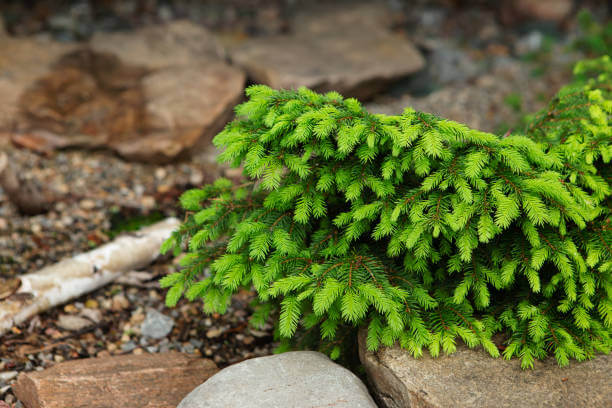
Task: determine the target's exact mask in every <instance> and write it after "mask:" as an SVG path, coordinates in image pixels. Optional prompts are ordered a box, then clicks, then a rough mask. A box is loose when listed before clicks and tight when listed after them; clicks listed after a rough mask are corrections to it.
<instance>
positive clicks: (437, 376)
mask: <svg viewBox="0 0 612 408" xmlns="http://www.w3.org/2000/svg"><path fill="white" fill-rule="evenodd" d="M366 336H367V333H366V330H361V331H360V333H359V358H360V360H361V362H362V364H363V365H364V366H365V369H366V372H367V374H368V379H369V382H370V384H371V385H372V390H373V391H374V394H375V395H376V397H377V399H378V402H379V404H380V406H381V407H384V408H404V407H406V408H407V407H410V408H451V407H452V408H462V407H466V408H467V407H470V408H471V407H496V408H515V407H525V408H530V407H559V408H561V407H567V408H575V407H610V406H612V388H611V387H610V373H611V372H612V355H601V356H598V357H596V358H595V359H593V360H590V361H585V362H581V363H579V362H576V361H572V362H571V363H570V366H569V367H565V368H560V367H559V366H558V365H557V363H556V361H555V360H554V359H553V358H550V359H548V360H546V361H539V362H537V363H536V364H535V369H534V370H522V369H521V367H520V362H519V361H518V360H516V359H514V360H511V361H507V360H503V359H501V358H499V359H494V358H492V357H491V356H489V355H488V354H487V353H486V352H485V351H483V350H481V349H468V348H467V347H466V346H464V345H458V347H457V351H456V352H455V353H453V354H451V355H450V356H449V355H442V356H440V357H438V358H432V357H431V356H429V354H427V353H425V355H424V356H423V357H421V358H419V359H415V358H413V357H412V356H411V355H410V353H409V352H408V351H406V350H403V349H400V348H399V347H393V348H383V349H381V350H379V351H377V352H376V353H373V352H370V351H367V349H366V346H365V344H366Z"/></svg>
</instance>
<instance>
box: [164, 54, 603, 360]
mask: <svg viewBox="0 0 612 408" xmlns="http://www.w3.org/2000/svg"><path fill="white" fill-rule="evenodd" d="M611 72H612V64H611V62H610V59H609V58H608V57H604V58H602V59H599V60H595V61H588V62H584V63H581V64H579V65H578V66H577V67H576V69H575V73H576V74H577V79H576V82H574V83H573V84H572V85H570V86H568V87H566V88H564V89H562V90H561V91H560V93H559V94H558V96H557V97H556V98H555V99H554V100H553V101H552V102H551V104H550V106H549V107H548V109H546V110H545V111H544V112H542V113H541V114H540V115H538V116H537V118H536V119H535V120H534V121H533V122H532V124H531V125H530V127H529V129H528V134H527V135H526V136H523V135H512V136H509V137H504V138H500V137H498V136H495V135H493V134H489V133H484V132H480V131H476V130H472V129H469V128H467V127H466V126H464V125H461V124H459V123H455V122H452V121H449V120H444V119H441V118H438V117H436V116H434V115H430V114H427V113H421V112H415V111H414V110H412V109H406V110H405V111H404V113H403V114H402V115H399V116H385V115H373V114H370V113H368V112H366V111H365V110H364V109H363V108H362V107H361V105H360V104H359V102H358V101H356V100H355V99H343V98H342V97H341V96H340V95H339V94H337V93H334V92H330V93H327V94H325V95H320V94H317V93H314V92H312V91H310V90H308V89H303V88H302V89H299V90H297V91H276V90H272V89H270V88H268V87H265V86H252V87H250V88H248V90H247V95H248V97H249V100H248V101H247V102H245V103H243V104H242V105H239V106H238V107H237V108H236V113H237V119H236V120H235V121H234V122H232V123H230V124H228V125H227V127H226V128H225V130H224V131H223V132H221V133H220V134H219V135H217V136H216V137H215V139H214V143H215V145H216V146H218V147H221V148H223V149H224V151H223V153H222V154H221V155H220V157H219V159H220V160H221V161H224V162H228V163H231V164H232V165H233V166H240V165H242V166H243V167H244V172H245V175H247V176H248V178H249V179H250V180H251V181H252V182H250V183H247V184H244V185H233V184H232V183H231V182H230V181H228V180H224V179H220V180H218V181H217V182H215V183H214V184H213V185H208V186H205V187H204V188H202V189H195V190H190V191H187V192H186V193H184V194H183V196H182V197H181V204H182V206H183V208H184V209H185V210H187V218H186V221H185V222H184V224H183V225H182V226H181V227H180V229H179V230H178V231H177V232H175V233H174V235H173V236H172V238H170V239H169V240H168V241H167V242H166V243H165V244H164V248H163V250H164V251H168V250H170V249H174V251H175V253H180V252H181V251H185V252H187V253H186V254H185V256H184V257H183V258H182V260H181V265H182V269H181V271H180V272H177V273H174V274H171V275H169V276H167V277H165V278H164V279H163V280H162V284H163V286H164V287H170V290H169V292H168V295H167V302H168V304H169V305H174V304H176V302H177V300H178V299H179V298H180V296H181V295H182V294H185V296H186V297H187V298H188V299H190V300H195V299H200V298H201V299H203V301H204V309H205V311H206V312H213V311H215V312H220V313H222V312H224V311H225V309H226V307H227V305H228V301H229V299H230V296H231V295H232V294H233V293H235V292H236V291H237V290H238V289H239V288H251V287H253V288H254V289H255V290H256V292H257V294H258V303H259V306H258V309H257V312H256V313H255V315H254V316H253V323H255V324H260V325H261V324H263V323H264V322H265V321H266V319H267V318H268V316H269V315H270V313H276V312H275V311H276V310H279V315H278V328H277V329H278V331H277V334H279V335H280V337H282V338H291V337H293V336H294V335H296V334H297V333H298V332H299V333H302V334H304V335H305V336H311V335H312V333H313V332H314V333H316V331H318V332H320V340H321V339H322V340H321V342H320V345H321V348H323V349H325V350H326V351H327V352H329V353H330V354H331V355H332V357H337V356H338V355H339V353H340V341H339V340H340V339H341V338H342V336H343V334H342V333H346V332H347V330H349V329H350V328H351V327H358V326H363V325H366V326H367V346H368V348H369V349H370V350H375V349H377V348H378V347H379V346H380V345H381V344H382V345H386V346H390V345H392V344H394V343H395V342H399V344H400V345H401V346H402V347H404V348H406V349H408V350H409V351H410V352H411V353H412V354H413V355H415V356H420V355H421V354H422V353H423V350H424V348H427V349H428V350H429V352H430V353H431V354H432V355H433V356H437V355H438V354H439V353H440V350H442V351H444V352H445V353H452V352H453V351H454V350H455V349H456V344H457V341H458V340H459V339H460V340H462V341H463V342H465V343H466V344H467V345H468V346H470V347H474V346H477V345H481V346H482V347H483V348H484V349H486V350H487V351H488V352H489V353H490V354H491V355H492V356H498V355H499V354H500V351H499V350H500V349H501V350H503V353H502V354H503V356H504V357H505V358H511V357H513V356H517V357H519V358H520V359H521V362H522V366H523V367H533V363H534V360H535V359H541V358H544V357H545V356H547V355H550V354H554V356H555V357H556V359H557V361H558V362H559V364H560V365H566V364H568V362H569V359H570V358H574V359H576V360H584V359H588V358H592V357H593V356H594V355H595V354H596V353H597V352H604V353H608V352H609V351H610V349H611V348H612V341H611V336H610V334H611V331H612V300H611V295H612V280H611V273H612V252H611V245H612V232H611V227H610V222H611V219H612V216H611V208H610V207H611V200H610V198H609V197H610V183H611V174H612V171H611V169H610V158H611V157H612V143H611V136H612V135H611V131H610V127H609V125H608V120H609V116H610V114H611V113H612V101H611V100H610V98H609V96H610V73H611ZM277 308H279V309H277ZM497 332H502V333H504V334H505V335H506V341H505V343H504V345H505V346H501V347H499V348H498V347H497V346H496V344H494V343H493V342H492V340H491V336H492V335H493V334H495V333H497ZM316 337H317V338H319V336H318V335H317V336H316Z"/></svg>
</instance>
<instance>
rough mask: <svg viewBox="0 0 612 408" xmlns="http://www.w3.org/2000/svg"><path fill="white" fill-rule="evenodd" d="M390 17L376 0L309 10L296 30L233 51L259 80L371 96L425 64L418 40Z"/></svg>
mask: <svg viewBox="0 0 612 408" xmlns="http://www.w3.org/2000/svg"><path fill="white" fill-rule="evenodd" d="M389 21H390V20H389V18H388V16H387V15H386V14H385V13H384V5H381V4H376V3H375V4H361V5H358V6H352V7H350V8H347V7H346V6H342V7H328V8H326V9H315V10H308V11H305V12H302V13H299V14H297V15H296V16H295V18H294V21H293V23H292V24H291V26H292V27H294V32H293V33H292V34H291V35H278V36H269V37H262V38H254V39H248V40H245V41H244V42H243V43H242V44H238V45H236V46H234V47H232V48H231V49H230V55H231V58H232V60H233V61H234V62H236V63H237V64H239V65H241V66H242V67H244V68H245V69H246V70H247V72H248V74H249V75H250V77H251V78H252V79H253V80H254V81H255V82H258V83H263V84H267V85H269V86H272V87H274V88H286V89H289V88H297V87H300V86H306V87H309V88H312V89H315V90H317V91H328V90H335V91H338V92H340V93H342V94H343V95H346V96H355V97H358V98H362V99H363V98H369V97H371V96H372V95H374V94H376V93H378V92H380V91H381V90H383V89H384V88H385V87H386V86H388V85H389V84H390V83H391V82H393V81H395V80H397V79H400V78H402V77H405V76H407V75H410V74H412V73H414V72H416V71H418V70H420V69H421V68H422V67H423V66H424V60H423V57H422V56H421V54H420V53H419V52H418V51H417V50H416V48H415V47H414V46H413V45H412V43H411V42H410V41H408V40H407V39H406V38H405V37H403V36H402V35H399V34H394V33H391V32H390V31H389V26H390V23H389Z"/></svg>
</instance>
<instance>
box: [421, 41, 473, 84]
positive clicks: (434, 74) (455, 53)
mask: <svg viewBox="0 0 612 408" xmlns="http://www.w3.org/2000/svg"><path fill="white" fill-rule="evenodd" d="M428 60H429V61H428V64H427V66H428V70H429V73H430V76H431V79H432V80H433V81H435V82H436V83H438V84H439V85H447V84H450V83H454V82H465V81H468V80H469V79H472V78H475V77H476V76H477V75H478V74H479V73H480V69H479V67H478V64H476V62H475V61H474V60H473V59H472V58H470V56H469V55H468V54H467V53H466V52H464V51H462V50H460V49H458V48H456V47H452V46H450V45H442V46H440V47H437V48H435V49H434V50H433V52H432V53H431V55H430V56H429V58H428Z"/></svg>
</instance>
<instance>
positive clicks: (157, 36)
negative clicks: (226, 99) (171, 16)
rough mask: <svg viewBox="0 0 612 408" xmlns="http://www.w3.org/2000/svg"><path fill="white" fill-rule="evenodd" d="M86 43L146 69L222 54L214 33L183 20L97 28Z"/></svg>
mask: <svg viewBox="0 0 612 408" xmlns="http://www.w3.org/2000/svg"><path fill="white" fill-rule="evenodd" d="M89 45H90V47H91V49H92V50H93V51H94V52H98V53H110V54H113V55H116V56H117V57H119V58H120V59H121V61H123V62H124V63H125V64H129V65H137V66H143V67H147V68H148V69H150V70H159V69H164V68H170V67H176V66H184V65H191V64H193V63H194V62H198V61H199V62H204V63H206V62H209V61H210V60H211V59H213V60H218V59H220V58H222V57H223V55H224V51H223V48H222V47H221V46H220V45H219V43H218V42H217V40H216V39H215V37H214V35H213V34H212V33H210V32H209V31H208V30H206V29H205V28H204V27H202V26H200V25H196V24H194V23H191V22H189V21H186V20H183V21H181V20H179V21H174V22H172V23H169V24H164V25H157V26H149V27H144V28H142V29H140V30H138V31H135V32H134V31H126V32H110V33H105V32H98V33H96V34H94V36H93V37H92V38H91V40H90V42H89Z"/></svg>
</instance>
